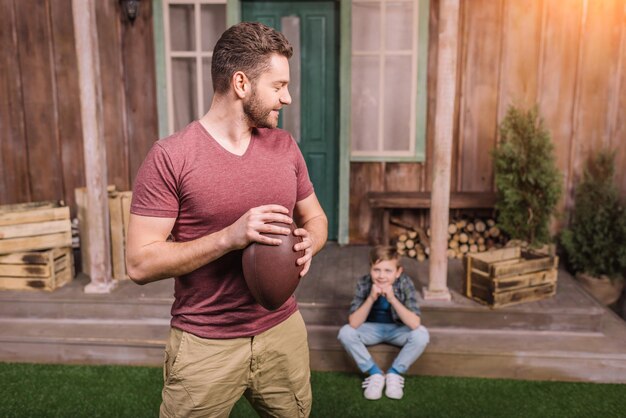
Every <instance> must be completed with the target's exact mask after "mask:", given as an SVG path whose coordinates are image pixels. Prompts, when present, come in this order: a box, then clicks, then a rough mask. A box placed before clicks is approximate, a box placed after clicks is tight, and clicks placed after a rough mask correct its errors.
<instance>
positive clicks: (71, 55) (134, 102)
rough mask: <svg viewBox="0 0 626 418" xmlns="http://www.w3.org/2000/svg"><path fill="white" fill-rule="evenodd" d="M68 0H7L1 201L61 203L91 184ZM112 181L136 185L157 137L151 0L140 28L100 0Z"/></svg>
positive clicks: (1, 40)
mask: <svg viewBox="0 0 626 418" xmlns="http://www.w3.org/2000/svg"><path fill="white" fill-rule="evenodd" d="M71 7H72V2H71V0H46V1H39V0H0V204H10V203H22V202H33V201H42V200H64V201H66V202H67V204H68V205H69V206H70V207H71V209H72V216H75V214H76V204H75V201H74V200H75V199H74V189H75V188H76V187H81V186H84V185H85V167H84V155H83V138H82V135H83V134H82V126H81V118H80V99H79V91H78V73H77V71H78V70H77V57H76V46H75V40H74V25H73V21H72V13H71V12H70V11H71ZM96 13H97V16H96V18H97V26H98V36H99V47H100V51H99V52H100V56H99V58H100V64H101V68H102V70H101V75H102V79H103V80H102V83H103V92H102V93H103V112H104V121H105V123H104V138H103V140H104V141H106V150H107V167H108V180H109V184H114V185H115V186H116V187H117V188H118V190H129V189H130V188H131V185H132V182H133V180H134V176H135V174H136V171H137V169H138V167H139V164H140V163H141V161H142V160H143V158H144V157H145V155H146V154H147V152H148V150H149V148H150V146H152V144H153V142H154V141H155V140H156V139H158V121H157V111H156V85H155V68H154V48H153V44H154V41H153V32H152V3H151V2H147V1H146V2H141V6H140V12H139V16H138V18H137V20H136V21H135V24H134V25H130V24H129V23H128V22H125V20H124V19H123V17H122V11H121V6H120V4H119V2H118V1H102V2H100V1H99V2H97V11H96Z"/></svg>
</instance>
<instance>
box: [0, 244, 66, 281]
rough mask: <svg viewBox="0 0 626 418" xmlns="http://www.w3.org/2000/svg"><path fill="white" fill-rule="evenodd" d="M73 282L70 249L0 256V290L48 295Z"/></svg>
mask: <svg viewBox="0 0 626 418" xmlns="http://www.w3.org/2000/svg"><path fill="white" fill-rule="evenodd" d="M73 278H74V261H73V256H72V248H70V247H66V248H55V249H52V250H48V251H31V252H22V253H13V254H9V255H3V256H0V290H47V291H52V290H54V289H57V288H59V287H61V286H64V285H65V284H67V283H69V282H71V281H72V279H73Z"/></svg>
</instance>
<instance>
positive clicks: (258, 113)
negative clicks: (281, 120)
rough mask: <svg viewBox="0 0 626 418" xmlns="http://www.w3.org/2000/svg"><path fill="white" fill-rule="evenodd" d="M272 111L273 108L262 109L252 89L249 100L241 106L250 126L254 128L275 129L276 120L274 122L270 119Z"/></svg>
mask: <svg viewBox="0 0 626 418" xmlns="http://www.w3.org/2000/svg"><path fill="white" fill-rule="evenodd" d="M273 110H274V109H273V108H270V109H267V108H263V104H262V103H261V101H260V100H259V98H258V96H257V95H256V91H255V89H254V88H253V89H252V95H251V96H250V100H248V101H247V102H244V104H243V113H244V115H246V118H247V119H248V122H249V123H250V125H252V126H254V127H255V128H269V129H273V128H275V127H276V126H277V125H278V120H274V118H272V117H271V114H272V111H273Z"/></svg>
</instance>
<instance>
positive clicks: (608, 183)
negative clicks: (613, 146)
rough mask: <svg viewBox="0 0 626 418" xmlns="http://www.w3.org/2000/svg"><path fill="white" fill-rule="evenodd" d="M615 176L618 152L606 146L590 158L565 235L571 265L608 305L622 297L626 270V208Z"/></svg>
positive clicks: (593, 292) (566, 252) (583, 282)
mask: <svg viewBox="0 0 626 418" xmlns="http://www.w3.org/2000/svg"><path fill="white" fill-rule="evenodd" d="M614 176H615V154H614V152H612V151H609V150H602V151H600V152H598V153H597V154H596V155H595V156H592V157H591V158H589V160H588V161H587V164H586V167H585V169H584V172H583V177H582V180H581V182H580V183H579V184H578V186H577V187H576V194H575V198H576V200H575V203H574V210H573V215H572V218H571V222H570V226H569V228H567V229H565V230H564V231H563V233H562V235H561V244H562V246H563V249H564V250H565V255H566V259H567V262H568V266H569V267H570V269H571V270H572V271H573V272H574V273H575V274H576V278H577V279H578V280H579V281H580V282H581V284H582V285H583V286H584V287H585V288H586V289H587V290H588V291H589V292H590V293H591V294H592V295H593V296H594V297H595V298H596V299H598V300H599V301H600V302H602V303H604V304H605V305H610V304H612V303H614V302H616V301H617V300H618V299H619V297H620V295H621V292H622V290H623V287H624V277H623V274H624V271H625V270H626V212H625V210H624V207H623V206H622V205H621V203H620V199H619V193H618V190H617V187H616V186H615V184H614V182H613V179H614Z"/></svg>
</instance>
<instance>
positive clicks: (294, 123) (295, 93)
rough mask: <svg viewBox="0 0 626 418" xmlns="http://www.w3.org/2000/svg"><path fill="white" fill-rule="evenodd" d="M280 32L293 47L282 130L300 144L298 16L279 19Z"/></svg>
mask: <svg viewBox="0 0 626 418" xmlns="http://www.w3.org/2000/svg"><path fill="white" fill-rule="evenodd" d="M280 25H281V28H282V30H281V32H282V33H283V34H284V35H285V37H286V38H287V40H288V41H289V43H290V44H291V46H292V47H293V55H292V57H291V59H290V60H289V86H288V88H289V93H290V94H291V104H290V105H289V106H286V107H283V111H282V113H283V115H282V116H283V128H284V129H285V130H287V131H288V132H290V133H291V134H292V135H293V137H294V139H295V140H296V142H300V137H301V118H300V87H301V79H300V76H301V74H300V61H301V48H300V18H299V17H298V16H285V17H282V18H281V22H280Z"/></svg>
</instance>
